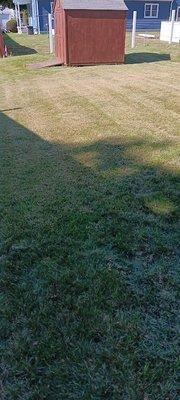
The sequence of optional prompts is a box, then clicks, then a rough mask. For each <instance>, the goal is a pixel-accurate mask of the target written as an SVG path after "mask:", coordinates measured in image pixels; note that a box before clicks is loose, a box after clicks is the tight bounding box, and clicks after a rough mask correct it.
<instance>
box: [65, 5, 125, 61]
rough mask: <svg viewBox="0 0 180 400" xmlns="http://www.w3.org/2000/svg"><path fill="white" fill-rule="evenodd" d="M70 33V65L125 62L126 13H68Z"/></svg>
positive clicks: (74, 11) (73, 11) (103, 11)
mask: <svg viewBox="0 0 180 400" xmlns="http://www.w3.org/2000/svg"><path fill="white" fill-rule="evenodd" d="M67 30H68V53H69V62H70V64H73V65H81V64H98V63H122V62H123V61H124V46H125V11H107V10H101V11H94V10H84V11H83V12H82V11H81V10H68V11H67Z"/></svg>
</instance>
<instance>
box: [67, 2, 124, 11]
mask: <svg viewBox="0 0 180 400" xmlns="http://www.w3.org/2000/svg"><path fill="white" fill-rule="evenodd" d="M61 6H62V8H63V9H64V10H127V9H128V8H127V7H126V5H125V3H124V0H61Z"/></svg>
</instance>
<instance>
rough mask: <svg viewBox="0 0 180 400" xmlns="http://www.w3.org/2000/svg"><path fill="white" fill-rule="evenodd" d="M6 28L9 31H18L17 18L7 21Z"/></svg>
mask: <svg viewBox="0 0 180 400" xmlns="http://www.w3.org/2000/svg"><path fill="white" fill-rule="evenodd" d="M6 29H7V31H8V32H17V22H16V20H15V19H10V20H9V21H8V22H7V23H6Z"/></svg>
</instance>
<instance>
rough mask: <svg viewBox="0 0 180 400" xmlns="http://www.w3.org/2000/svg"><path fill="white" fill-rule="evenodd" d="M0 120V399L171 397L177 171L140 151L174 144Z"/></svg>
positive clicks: (1, 118)
mask: <svg viewBox="0 0 180 400" xmlns="http://www.w3.org/2000/svg"><path fill="white" fill-rule="evenodd" d="M0 122H1V123H0V125H1V149H2V156H1V162H2V167H1V171H3V177H2V178H1V193H2V196H1V199H2V208H1V210H2V215H1V231H0V232H1V247H0V250H1V264H2V272H1V273H2V276H1V278H2V279H1V282H2V294H3V296H2V299H3V300H4V302H3V310H4V311H3V312H4V318H3V324H2V339H3V343H5V347H4V351H3V371H2V385H1V386H2V387H3V393H4V394H5V395H4V396H5V398H15V397H16V398H17V397H19V398H20V397H21V398H23V397H25V395H26V396H27V393H28V396H29V397H31V398H45V399H48V400H49V399H53V400H55V399H59V398H64V399H70V398H73V399H75V400H77V399H79V398H82V399H86V398H87V399H89V398H96V399H109V400H110V399H118V398H122V399H125V398H132V397H133V398H137V399H143V398H144V396H145V394H146V393H148V396H149V397H150V398H166V397H167V396H169V398H173V396H174V397H175V396H176V388H175V385H174V379H175V368H174V362H175V344H176V342H175V340H176V325H175V322H176V302H175V293H176V278H177V272H176V266H177V258H176V246H177V244H178V240H177V235H176V229H175V228H176V213H177V204H178V203H177V201H178V200H177V192H176V184H177V176H176V175H175V173H170V172H168V171H167V170H165V169H162V168H159V167H156V166H153V165H150V163H149V162H146V159H143V158H142V157H141V161H140V157H139V152H140V151H142V152H143V151H145V154H147V149H148V151H149V152H151V151H153V150H157V149H161V148H163V147H165V148H166V149H167V147H168V146H169V147H170V146H171V142H168V141H167V142H164V143H151V142H149V141H148V140H132V139H131V140H127V139H125V138H124V137H123V138H122V137H121V139H120V138H119V137H117V138H114V139H112V140H101V141H97V142H94V143H92V144H90V145H84V146H83V145H81V146H79V145H73V144H72V145H70V144H69V145H64V144H62V143H60V142H58V143H55V142H49V141H46V140H44V139H42V138H41V137H39V136H38V135H37V134H35V133H33V132H31V131H29V130H28V129H26V128H25V127H24V126H22V125H19V124H17V123H16V122H15V121H13V120H12V119H10V118H8V117H7V116H6V115H4V114H1V115H0ZM145 367H146V373H144V369H145ZM159 382H160V385H159ZM161 395H162V396H161Z"/></svg>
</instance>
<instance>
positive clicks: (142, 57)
mask: <svg viewBox="0 0 180 400" xmlns="http://www.w3.org/2000/svg"><path fill="white" fill-rule="evenodd" d="M170 59H171V58H170V54H160V53H146V52H144V53H130V54H126V56H125V64H141V63H153V62H158V61H168V60H170Z"/></svg>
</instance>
